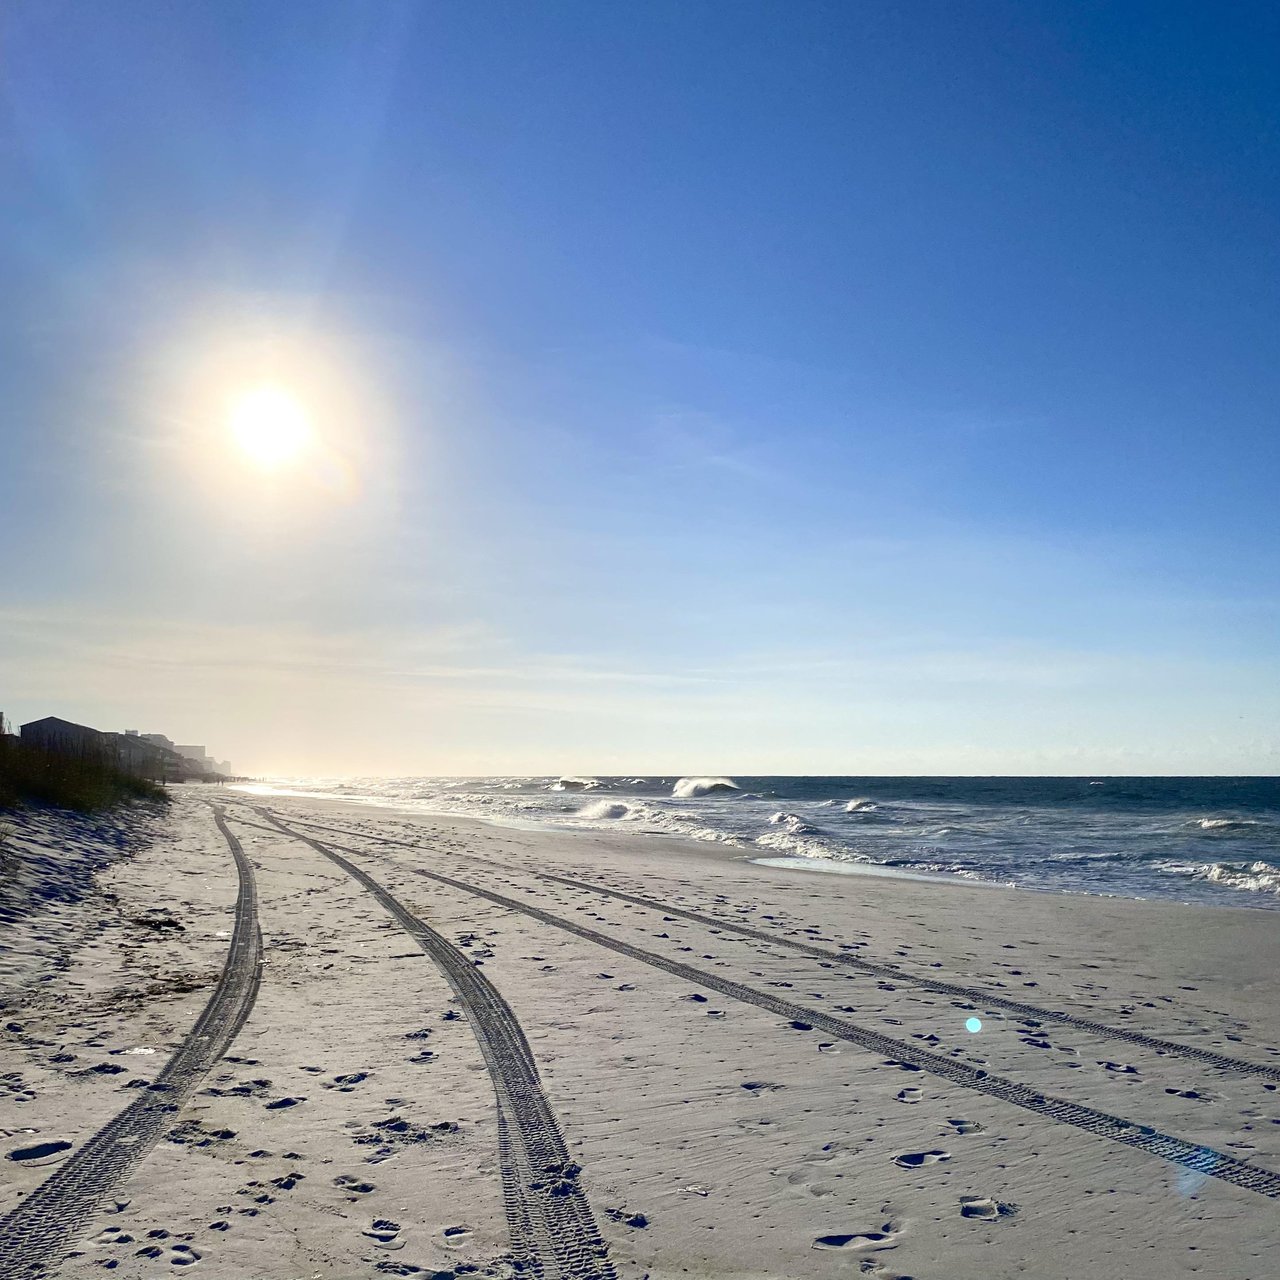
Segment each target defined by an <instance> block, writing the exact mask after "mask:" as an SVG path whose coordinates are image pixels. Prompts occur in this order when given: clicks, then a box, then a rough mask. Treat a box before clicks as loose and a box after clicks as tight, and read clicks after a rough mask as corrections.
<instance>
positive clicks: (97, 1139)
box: [0, 805, 262, 1280]
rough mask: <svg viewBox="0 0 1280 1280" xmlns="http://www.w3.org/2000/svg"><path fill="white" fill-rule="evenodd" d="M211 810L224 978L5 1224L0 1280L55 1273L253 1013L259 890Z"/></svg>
mask: <svg viewBox="0 0 1280 1280" xmlns="http://www.w3.org/2000/svg"><path fill="white" fill-rule="evenodd" d="M211 807H212V809H213V811H214V821H215V822H216V823H217V826H218V830H219V831H221V832H222V835H223V837H224V838H225V839H226V841H227V845H228V846H229V848H230V849H231V855H232V857H233V858H234V859H235V864H236V872H237V875H238V878H239V891H238V893H237V896H236V916H235V928H234V930H233V932H232V935H231V945H230V946H229V947H228V948H227V959H226V962H225V964H224V965H223V969H222V976H221V978H220V979H219V980H218V985H217V987H216V988H215V989H214V992H213V995H211V996H210V997H209V1002H208V1004H206V1005H205V1007H204V1012H203V1013H201V1015H200V1017H199V1019H198V1020H197V1022H196V1024H195V1026H194V1027H192V1028H191V1030H190V1031H189V1032H188V1033H187V1035H186V1038H185V1039H184V1040H183V1041H182V1043H181V1044H180V1045H179V1046H178V1048H177V1049H176V1050H175V1051H174V1053H173V1055H172V1056H171V1057H170V1059H169V1061H168V1062H167V1063H166V1064H165V1067H164V1070H163V1071H161V1072H160V1074H159V1075H158V1076H157V1077H156V1079H155V1080H154V1081H153V1082H152V1084H150V1085H149V1086H148V1087H147V1088H146V1089H144V1090H142V1091H141V1096H139V1097H138V1098H136V1099H135V1100H134V1101H133V1102H131V1103H130V1104H129V1106H127V1107H126V1108H125V1109H124V1110H123V1111H121V1112H120V1113H119V1114H118V1115H117V1116H115V1117H114V1119H112V1120H109V1121H108V1122H107V1123H106V1124H105V1125H104V1126H103V1127H102V1128H101V1129H99V1130H98V1132H97V1133H95V1134H94V1135H93V1137H91V1138H90V1139H89V1140H88V1141H87V1142H86V1143H85V1144H84V1145H83V1146H82V1147H81V1148H80V1149H79V1150H78V1151H77V1152H76V1153H75V1154H74V1155H72V1156H71V1157H69V1158H68V1159H67V1160H66V1161H65V1162H64V1163H63V1164H62V1165H60V1166H59V1167H58V1169H57V1171H56V1172H55V1173H53V1174H52V1175H51V1176H50V1177H48V1178H46V1179H45V1181H44V1182H42V1183H41V1184H40V1185H39V1186H38V1187H37V1188H36V1189H35V1190H34V1191H33V1192H31V1194H30V1195H29V1196H27V1198H26V1199H25V1200H23V1201H22V1203H21V1204H19V1205H18V1206H17V1207H16V1208H14V1209H13V1210H12V1211H11V1212H10V1213H8V1214H7V1215H6V1216H5V1217H4V1218H3V1219H0V1276H3V1277H5V1280H18V1278H19V1277H27V1276H40V1275H45V1274H48V1272H49V1271H50V1270H51V1269H54V1268H56V1267H57V1265H58V1263H59V1262H60V1261H61V1259H62V1257H63V1256H64V1254H65V1252H66V1250H67V1247H68V1245H69V1244H70V1242H71V1240H72V1239H73V1237H74V1236H75V1234H76V1233H77V1232H78V1231H79V1230H80V1229H82V1228H83V1226H84V1225H85V1224H86V1222H87V1220H88V1219H89V1218H90V1216H91V1215H92V1214H93V1213H94V1212H95V1210H96V1209H97V1207H98V1205H99V1204H100V1202H101V1201H102V1199H103V1197H104V1196H105V1195H106V1194H107V1193H108V1192H109V1191H111V1190H112V1188H114V1187H116V1186H117V1185H119V1184H120V1183H121V1182H123V1181H124V1180H125V1179H126V1178H127V1177H128V1176H129V1174H130V1173H132V1172H133V1169H134V1167H135V1166H136V1165H138V1164H139V1163H141V1161H142V1159H143V1157H145V1156H146V1155H147V1153H148V1152H149V1151H150V1150H151V1148H152V1147H154V1146H155V1144H156V1143H157V1142H158V1141H159V1139H160V1137H161V1135H162V1134H163V1133H164V1131H165V1129H166V1128H167V1127H168V1126H169V1124H170V1123H171V1122H172V1120H173V1117H174V1114H175V1113H176V1112H177V1111H178V1110H180V1109H181V1107H182V1105H183V1104H184V1103H185V1102H186V1101H187V1099H188V1098H189V1097H190V1096H191V1094H192V1093H194V1092H195V1090H196V1087H197V1086H198V1085H199V1084H200V1082H201V1081H202V1080H203V1079H204V1077H205V1076H206V1075H207V1074H208V1072H209V1070H210V1069H211V1068H212V1067H213V1065H214V1064H215V1063H216V1062H217V1061H218V1059H219V1058H221V1057H222V1055H223V1054H224V1053H226V1051H227V1049H228V1048H229V1047H230V1045H231V1042H232V1040H234V1039H235V1037H236V1034H237V1033H238V1032H239V1030H240V1028H241V1027H242V1026H243V1025H244V1021H245V1019H246V1018H247V1017H248V1016H249V1012H250V1010H251V1009H252V1008H253V1003H254V1000H255V999H256V998H257V995H258V984H259V982H260V980H261V975H262V933H261V930H260V929H259V927H258V891H257V884H256V882H255V880H254V875H253V867H252V865H251V864H250V862H249V859H248V858H247V857H246V856H245V853H244V850H243V849H242V848H241V847H240V842H239V841H238V840H237V839H236V838H235V836H233V835H232V834H231V832H230V830H228V828H227V824H226V821H225V818H224V816H223V809H222V807H221V806H220V805H211Z"/></svg>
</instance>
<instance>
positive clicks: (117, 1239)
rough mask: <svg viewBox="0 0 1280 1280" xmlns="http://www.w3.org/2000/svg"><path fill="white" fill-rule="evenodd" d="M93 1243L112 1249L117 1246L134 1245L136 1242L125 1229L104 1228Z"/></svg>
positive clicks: (94, 1238)
mask: <svg viewBox="0 0 1280 1280" xmlns="http://www.w3.org/2000/svg"><path fill="white" fill-rule="evenodd" d="M93 1243H94V1244H97V1245H102V1246H103V1247H104V1248H107V1249H111V1248H114V1247H115V1246H116V1245H121V1244H134V1243H136V1241H135V1239H134V1237H133V1236H131V1235H130V1234H129V1233H128V1232H127V1231H126V1230H125V1229H124V1228H123V1227H104V1228H103V1229H102V1230H101V1231H99V1232H98V1234H97V1235H96V1236H94V1237H93Z"/></svg>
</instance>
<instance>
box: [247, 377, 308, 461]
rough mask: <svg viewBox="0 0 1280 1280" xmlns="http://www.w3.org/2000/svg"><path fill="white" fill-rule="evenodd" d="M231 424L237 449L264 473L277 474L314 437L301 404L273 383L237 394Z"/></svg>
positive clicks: (300, 453)
mask: <svg viewBox="0 0 1280 1280" xmlns="http://www.w3.org/2000/svg"><path fill="white" fill-rule="evenodd" d="M228 423H229V426H230V428H231V436H232V439H233V440H234V441H235V443H236V447H237V448H238V449H239V450H240V452H241V453H242V454H243V455H244V456H245V457H246V458H247V459H248V460H249V461H250V462H251V463H253V464H254V466H256V467H259V468H261V469H262V470H263V471H278V470H279V469H280V468H282V467H285V466H288V465H289V464H290V463H291V462H294V461H296V460H297V459H298V458H299V457H300V456H301V455H302V454H303V453H305V452H306V450H307V449H308V447H309V446H310V445H311V443H312V440H313V438H314V434H315V432H314V428H313V426H312V422H311V415H310V414H309V413H308V412H307V408H306V406H305V405H304V404H303V403H302V401H301V400H299V399H298V397H297V396H295V395H294V394H293V393H292V392H291V391H289V390H287V389H286V388H284V387H280V386H275V385H273V384H266V385H263V386H259V387H254V388H252V389H251V390H248V391H245V392H242V393H241V394H240V395H238V396H237V397H236V398H235V399H234V400H233V401H232V404H231V412H230V415H229V419H228Z"/></svg>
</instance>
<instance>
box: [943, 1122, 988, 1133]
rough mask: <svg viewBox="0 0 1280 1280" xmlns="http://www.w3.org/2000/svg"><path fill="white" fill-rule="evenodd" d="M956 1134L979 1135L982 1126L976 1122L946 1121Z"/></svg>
mask: <svg viewBox="0 0 1280 1280" xmlns="http://www.w3.org/2000/svg"><path fill="white" fill-rule="evenodd" d="M947 1123H948V1124H949V1125H950V1126H951V1127H952V1128H953V1129H954V1130H955V1131H956V1132H957V1133H981V1132H982V1126H981V1125H980V1124H979V1123H978V1122H977V1121H976V1120H948V1121H947Z"/></svg>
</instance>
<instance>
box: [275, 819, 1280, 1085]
mask: <svg viewBox="0 0 1280 1280" xmlns="http://www.w3.org/2000/svg"><path fill="white" fill-rule="evenodd" d="M298 825H300V826H311V827H317V828H319V829H320V830H322V831H335V832H339V833H340V834H342V835H345V836H348V837H353V838H355V839H357V840H375V839H376V840H377V841H378V842H379V843H381V844H395V845H402V846H403V847H404V848H406V849H417V848H421V847H422V846H421V845H416V844H414V843H413V842H412V841H409V840H393V839H389V838H384V837H382V836H377V837H374V836H366V835H363V834H361V833H360V832H357V831H344V830H343V829H342V828H341V827H330V826H325V825H324V824H322V823H319V822H302V821H301V820H298ZM450 856H451V857H456V858H465V859H467V860H468V861H470V862H475V863H478V864H479V865H480V866H483V867H488V868H490V869H492V870H495V871H498V870H500V871H510V870H512V869H513V868H511V867H507V866H501V865H499V864H498V863H496V862H491V861H489V860H488V859H487V858H481V857H478V856H477V855H476V854H473V853H451V855H450ZM515 869H517V870H519V871H521V872H523V873H524V874H526V875H531V876H536V877H537V878H538V879H539V880H548V881H551V882H553V883H555V884H563V885H567V886H569V887H570V888H573V889H586V890H587V891H588V892H590V893H598V894H601V895H602V896H604V897H606V898H616V899H617V900H618V901H619V902H629V903H631V904H632V906H636V907H644V908H646V909H648V910H650V911H660V912H662V913H663V914H664V915H668V916H680V917H681V918H682V919H685V920H692V921H694V922H696V923H698V924H703V925H707V926H709V927H710V928H713V929H720V930H722V931H723V932H724V933H725V934H726V935H729V936H732V935H733V934H740V935H741V936H742V937H744V938H755V939H757V940H758V941H760V942H768V943H771V944H772V945H773V946H776V947H784V948H786V949H787V950H788V951H796V952H799V953H800V954H801V955H806V956H810V957H811V958H813V959H815V960H820V961H828V962H830V963H832V964H838V965H842V966H844V967H845V968H849V969H856V970H858V972H859V973H865V974H868V975H870V976H872V977H876V978H888V979H892V980H893V981H894V982H900V983H905V984H908V985H910V986H913V987H919V988H920V989H921V990H923V991H933V992H936V993H937V994H939V995H945V996H956V997H958V998H960V999H962V1000H969V1001H972V1002H973V1003H975V1004H980V1005H982V1006H983V1007H984V1008H987V1009H1003V1010H1005V1011H1006V1012H1008V1013H1014V1014H1017V1015H1018V1016H1019V1017H1022V1018H1035V1019H1038V1020H1040V1021H1044V1022H1056V1023H1058V1024H1060V1025H1062V1026H1067V1027H1074V1028H1076V1029H1077V1030H1079V1031H1089V1032H1092V1033H1093V1034H1094V1035H1099V1036H1106V1037H1107V1038H1108V1039H1110V1040H1123V1041H1125V1042H1127V1043H1128V1044H1135V1045H1139V1046H1140V1047H1142V1048H1144V1049H1154V1050H1155V1051H1156V1052H1157V1053H1163V1054H1169V1055H1171V1056H1176V1057H1179V1058H1187V1059H1189V1060H1190V1061H1192V1062H1201V1063H1204V1064H1205V1065H1206V1066H1210V1067H1219V1068H1221V1069H1222V1070H1223V1071H1238V1072H1243V1073H1246V1074H1248V1075H1256V1076H1262V1077H1264V1078H1265V1079H1267V1080H1275V1081H1280V1063H1269V1062H1253V1061H1251V1060H1250V1059H1248V1058H1236V1057H1232V1056H1231V1055H1230V1054H1226V1053H1218V1052H1217V1051H1216V1050H1213V1049H1201V1048H1198V1047H1197V1046H1196V1045H1188V1044H1181V1043H1180V1042H1179V1041H1177V1040H1165V1039H1163V1038H1161V1037H1160V1036H1151V1035H1147V1034H1146V1033H1145V1032H1142V1031H1130V1030H1129V1029H1127V1028H1125V1027H1115V1026H1112V1025H1110V1024H1109V1023H1106V1022H1094V1021H1093V1020H1092V1019H1089V1018H1082V1017H1080V1016H1078V1015H1077V1014H1074V1013H1067V1012H1066V1011H1065V1010H1062V1009H1049V1008H1046V1007H1044V1006H1043V1005H1037V1004H1028V1003H1027V1002H1026V1001H1023V1000H1012V999H1010V998H1009V997H1008V996H1002V995H998V994H996V993H995V992H994V991H991V990H989V989H987V988H986V987H967V986H964V985H962V984H961V983H958V982H947V981H945V980H944V979H941V978H930V977H928V976H927V975H925V974H914V973H911V972H910V971H909V970H904V969H901V968H899V967H898V966H896V965H891V964H878V963H876V962H875V961H873V960H863V959H861V958H860V957H858V956H854V955H850V954H849V953H848V952H845V951H832V950H830V949H828V948H826V947H818V946H814V945H813V944H812V943H810V942H801V941H799V940H798V939H795V938H788V937H786V936H785V935H784V934H779V933H775V932H771V931H769V930H768V929H754V928H751V927H750V926H749V925H745V924H742V923H740V922H739V921H737V920H728V919H723V918H718V917H716V916H709V915H703V914H702V913H701V912H698V911H690V910H689V909H688V908H686V907H676V906H671V905H670V904H668V903H665V902H657V901H655V900H654V899H653V898H645V897H642V896H640V895H639V894H634V893H625V892H623V891H622V890H621V889H611V888H609V887H608V886H606V885H602V884H597V883H596V882H594V881H592V880H578V879H575V878H574V877H572V876H558V875H555V874H553V873H552V872H550V871H535V870H533V869H532V868H530V867H518V868H515Z"/></svg>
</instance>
